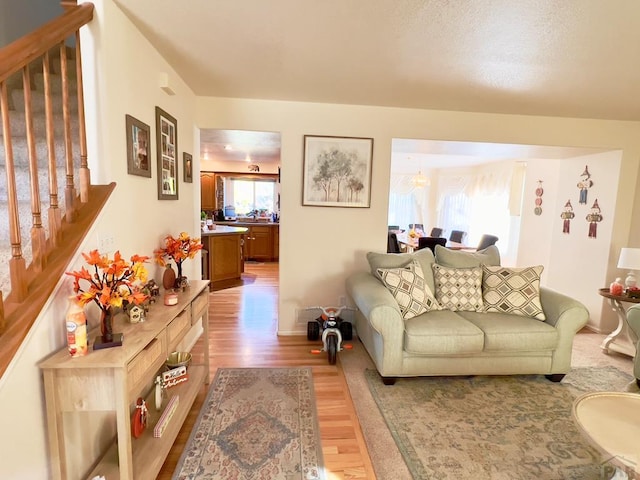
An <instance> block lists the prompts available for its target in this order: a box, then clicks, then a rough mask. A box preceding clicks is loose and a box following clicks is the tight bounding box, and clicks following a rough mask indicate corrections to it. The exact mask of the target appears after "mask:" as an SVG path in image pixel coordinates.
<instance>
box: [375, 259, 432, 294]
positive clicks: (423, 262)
mask: <svg viewBox="0 0 640 480" xmlns="http://www.w3.org/2000/svg"><path fill="white" fill-rule="evenodd" d="M414 260H417V261H418V262H420V266H421V267H422V273H423V275H424V280H425V282H426V283H427V285H428V286H429V289H430V290H431V291H432V292H433V291H434V290H435V286H434V284H433V272H432V271H431V264H432V263H433V262H435V261H436V259H435V257H434V256H433V252H432V251H431V249H429V248H423V249H422V250H417V251H415V252H413V253H377V252H368V253H367V261H368V262H369V267H370V268H371V274H372V275H373V276H375V277H377V278H378V279H379V278H380V275H379V274H378V272H377V270H378V268H400V267H406V266H407V265H409V264H410V263H411V262H412V261H414Z"/></svg>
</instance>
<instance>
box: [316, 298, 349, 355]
mask: <svg viewBox="0 0 640 480" xmlns="http://www.w3.org/2000/svg"><path fill="white" fill-rule="evenodd" d="M346 308H347V307H346V306H342V307H309V308H307V310H315V309H318V310H321V311H322V315H320V316H319V317H318V318H316V319H315V320H313V321H310V322H307V339H308V340H311V341H315V340H318V338H320V333H321V332H322V350H312V352H313V353H321V352H327V356H328V359H329V364H330V365H335V363H336V358H337V354H338V352H339V351H341V350H343V349H344V348H351V345H343V343H342V341H343V340H347V341H349V340H351V339H352V338H353V327H352V326H351V323H349V322H346V321H344V320H343V319H342V318H340V313H342V311H343V310H345V309H346Z"/></svg>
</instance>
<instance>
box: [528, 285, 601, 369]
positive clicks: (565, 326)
mask: <svg viewBox="0 0 640 480" xmlns="http://www.w3.org/2000/svg"><path fill="white" fill-rule="evenodd" d="M540 302H541V303H542V310H544V315H545V317H547V319H546V320H545V323H548V324H549V325H553V326H554V327H555V328H556V330H557V331H558V347H557V348H556V350H555V351H554V353H553V363H552V367H551V368H552V372H551V373H567V372H569V370H571V351H572V348H573V338H574V337H575V335H576V333H577V332H578V331H579V330H580V329H581V328H582V327H584V326H585V325H586V324H587V322H588V321H589V310H587V307H585V306H584V305H583V304H582V303H580V302H579V301H577V300H575V299H573V298H571V297H568V296H567V295H564V294H562V293H560V292H557V291H555V290H551V289H549V288H544V287H542V288H540Z"/></svg>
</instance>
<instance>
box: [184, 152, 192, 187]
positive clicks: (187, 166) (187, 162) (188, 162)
mask: <svg viewBox="0 0 640 480" xmlns="http://www.w3.org/2000/svg"><path fill="white" fill-rule="evenodd" d="M182 172H183V173H182V174H183V180H184V183H193V156H192V155H191V154H190V153H187V152H182Z"/></svg>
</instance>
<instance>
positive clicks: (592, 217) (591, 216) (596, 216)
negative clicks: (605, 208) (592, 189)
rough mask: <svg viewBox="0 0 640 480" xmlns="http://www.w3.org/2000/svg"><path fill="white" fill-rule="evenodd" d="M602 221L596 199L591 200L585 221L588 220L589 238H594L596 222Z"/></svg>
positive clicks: (596, 231) (596, 230)
mask: <svg viewBox="0 0 640 480" xmlns="http://www.w3.org/2000/svg"><path fill="white" fill-rule="evenodd" d="M601 221H602V214H601V213H600V205H598V199H597V198H596V201H595V202H593V205H592V206H591V212H589V213H588V214H587V222H589V238H596V234H597V233H598V222H601Z"/></svg>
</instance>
